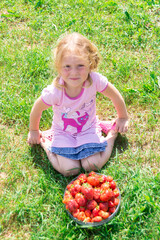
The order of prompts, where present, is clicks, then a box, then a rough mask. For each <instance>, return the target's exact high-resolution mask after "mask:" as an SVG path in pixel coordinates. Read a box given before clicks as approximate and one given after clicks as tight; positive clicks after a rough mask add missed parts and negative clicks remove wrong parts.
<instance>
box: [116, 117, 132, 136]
mask: <svg viewBox="0 0 160 240" xmlns="http://www.w3.org/2000/svg"><path fill="white" fill-rule="evenodd" d="M115 123H116V127H115V131H116V132H120V133H125V132H127V131H128V123H129V121H128V118H117V119H116V120H115Z"/></svg>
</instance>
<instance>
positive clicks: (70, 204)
mask: <svg viewBox="0 0 160 240" xmlns="http://www.w3.org/2000/svg"><path fill="white" fill-rule="evenodd" d="M78 207H79V206H78V203H77V202H76V200H74V199H71V200H70V201H69V202H68V203H67V205H66V208H67V209H68V210H69V211H70V212H71V213H72V212H75V211H76V210H77V208H78Z"/></svg>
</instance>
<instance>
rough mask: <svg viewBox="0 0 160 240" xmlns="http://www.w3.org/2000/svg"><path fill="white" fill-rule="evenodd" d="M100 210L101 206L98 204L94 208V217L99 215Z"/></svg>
mask: <svg viewBox="0 0 160 240" xmlns="http://www.w3.org/2000/svg"><path fill="white" fill-rule="evenodd" d="M99 211H100V208H99V206H98V205H97V206H96V207H95V208H94V209H93V210H92V214H93V217H96V216H98V214H99Z"/></svg>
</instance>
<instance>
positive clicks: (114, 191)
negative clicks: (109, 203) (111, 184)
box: [113, 188, 119, 198]
mask: <svg viewBox="0 0 160 240" xmlns="http://www.w3.org/2000/svg"><path fill="white" fill-rule="evenodd" d="M113 194H114V196H115V197H116V198H117V197H118V196H119V190H118V188H115V189H114V190H113Z"/></svg>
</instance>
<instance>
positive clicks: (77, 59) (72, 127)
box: [28, 33, 128, 176]
mask: <svg viewBox="0 0 160 240" xmlns="http://www.w3.org/2000/svg"><path fill="white" fill-rule="evenodd" d="M99 60H100V58H99V53H98V50H97V48H96V46H95V45H94V44H92V43H91V42H90V41H89V40H88V39H87V38H85V37H84V36H82V35H80V34H78V33H72V34H69V35H66V36H65V37H64V38H63V39H61V40H60V41H59V43H58V45H57V48H56V49H55V68H56V70H57V72H58V76H57V77H56V79H54V82H53V83H52V84H51V85H49V86H48V87H47V88H45V89H44V90H43V91H42V95H41V96H40V97H39V98H38V99H37V100H36V102H35V104H34V106H33V108H32V111H31V115H30V127H29V134H28V143H29V144H30V145H33V144H40V145H41V146H42V148H43V149H44V150H45V151H46V154H47V156H48V159H49V160H50V162H51V164H52V165H53V167H54V168H55V169H56V170H57V171H58V172H60V173H62V174H63V175H64V176H69V175H76V174H78V172H79V170H80V168H81V167H83V169H85V170H86V171H91V170H97V169H100V168H102V166H103V165H104V164H105V163H106V162H107V160H108V159H109V157H110V155H111V153H112V149H113V145H114V141H115V139H116V137H117V134H118V132H120V133H123V132H126V131H127V130H128V115H127V110H126V106H125V103H124V100H123V98H122V96H121V95H120V93H119V91H118V90H117V89H116V88H115V87H114V86H113V85H112V84H111V83H109V82H108V80H107V78H106V77H104V76H102V75H101V74H99V73H96V72H94V70H95V69H96V68H97V66H98V63H99ZM97 92H101V93H102V94H103V95H104V96H106V97H108V98H110V99H111V101H112V102H113V104H114V107H115V108H116V111H117V114H118V117H117V119H116V120H115V121H114V124H113V125H112V124H110V123H108V122H100V121H99V120H98V118H97V117H96V93H97ZM50 106H52V108H53V111H54V116H53V122H52V127H51V129H50V130H48V131H45V132H41V131H40V130H39V122H40V118H41V114H42V112H43V111H44V110H46V109H47V108H49V107H50ZM102 131H103V132H105V133H106V134H107V136H106V137H103V136H102Z"/></svg>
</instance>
